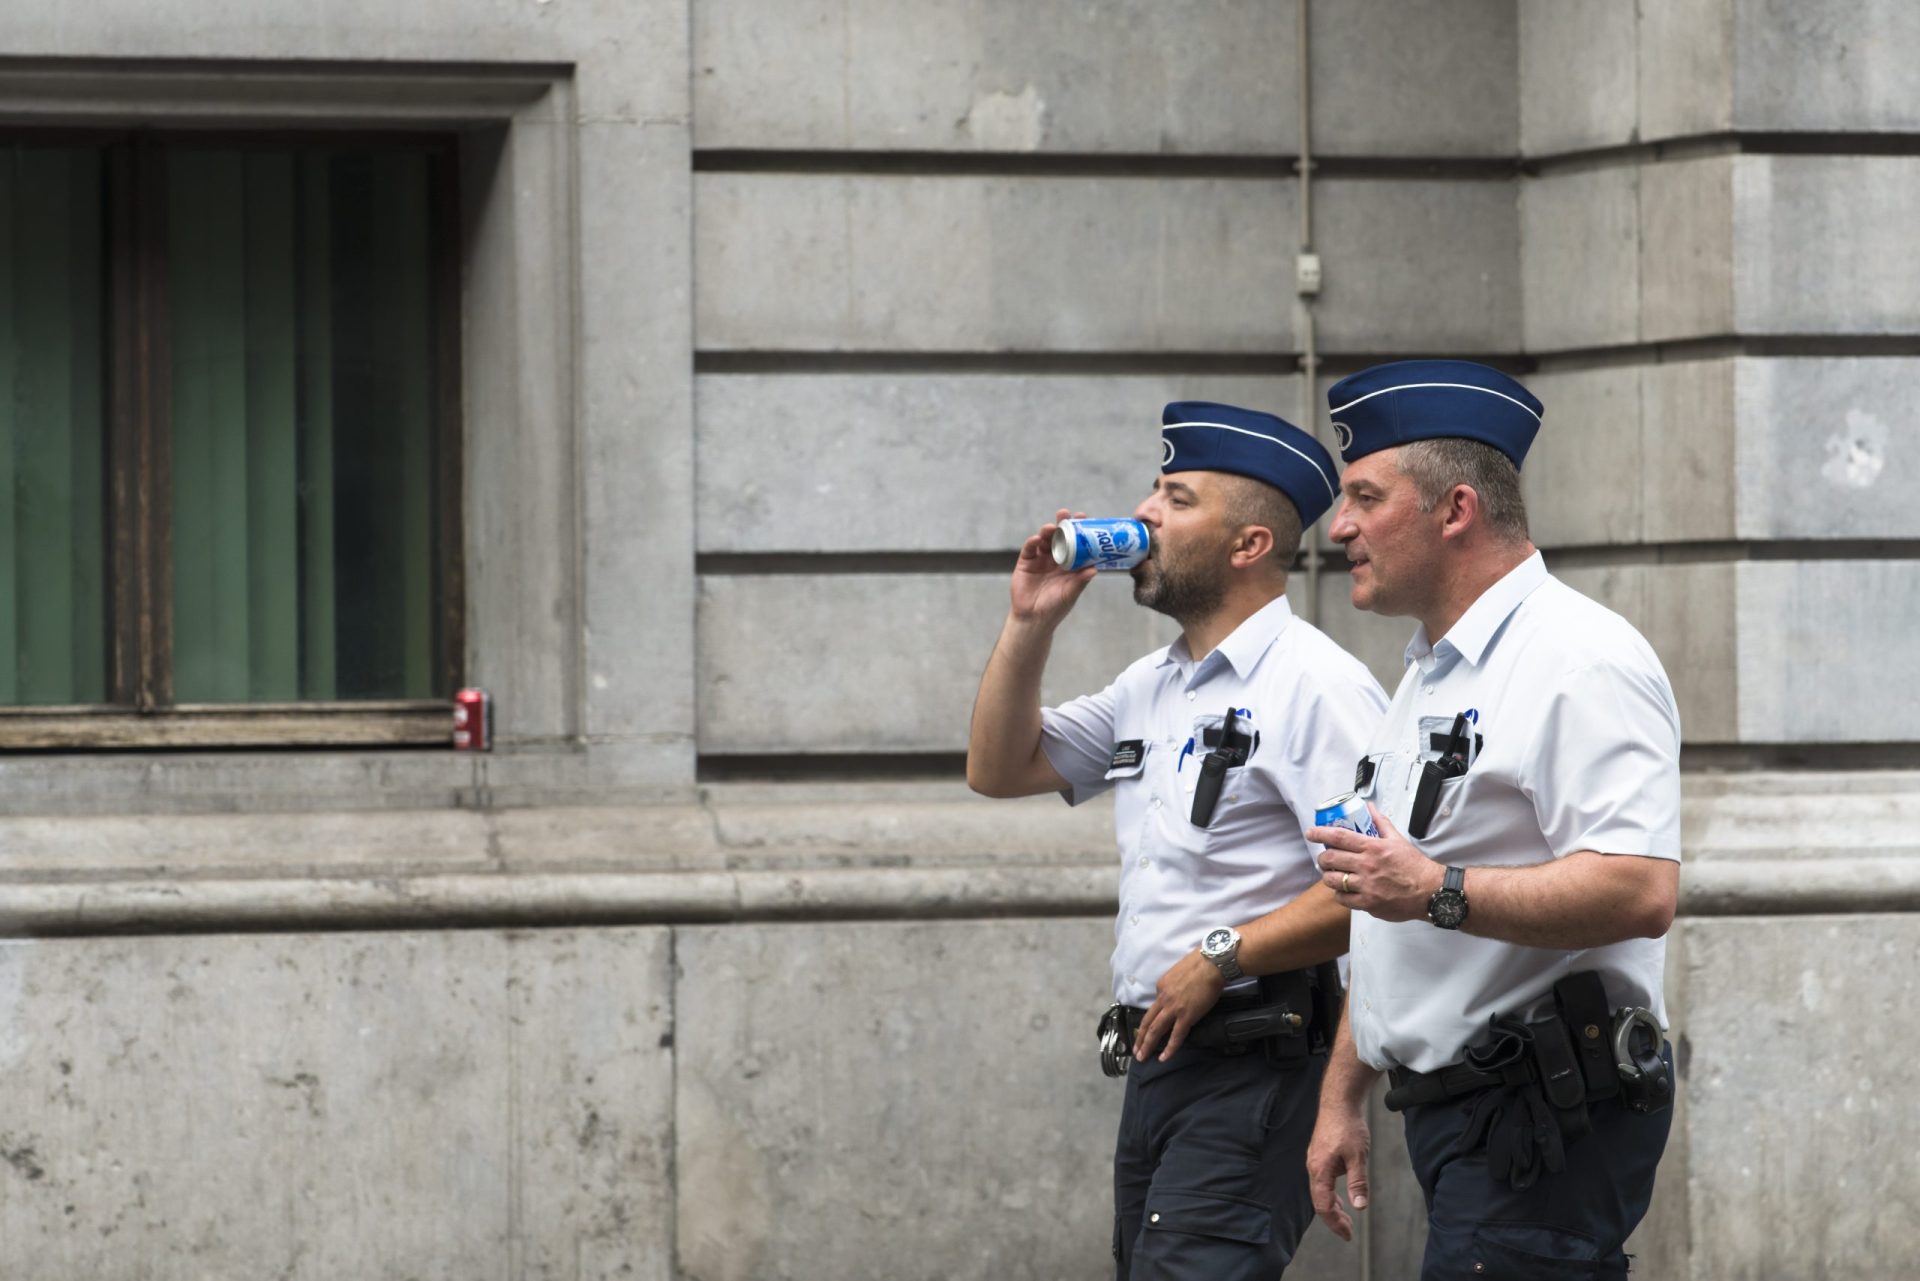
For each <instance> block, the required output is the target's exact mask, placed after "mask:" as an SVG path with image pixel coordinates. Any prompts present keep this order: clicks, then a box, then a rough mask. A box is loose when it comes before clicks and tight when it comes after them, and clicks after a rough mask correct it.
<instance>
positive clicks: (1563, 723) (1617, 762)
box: [1522, 655, 1680, 862]
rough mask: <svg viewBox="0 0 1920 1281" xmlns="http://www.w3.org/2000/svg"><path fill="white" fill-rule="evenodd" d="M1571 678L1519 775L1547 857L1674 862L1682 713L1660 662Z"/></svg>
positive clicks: (1600, 666)
mask: <svg viewBox="0 0 1920 1281" xmlns="http://www.w3.org/2000/svg"><path fill="white" fill-rule="evenodd" d="M1632 657H1637V656H1625V657H1623V658H1610V659H1607V660H1603V661H1602V662H1599V663H1596V664H1593V665H1592V666H1589V667H1585V668H1581V669H1579V670H1577V671H1574V672H1571V673H1568V674H1567V675H1566V676H1564V677H1562V678H1561V679H1560V681H1559V682H1558V684H1557V686H1556V688H1555V690H1554V692H1553V694H1552V696H1551V697H1550V698H1549V699H1548V701H1547V705H1546V708H1545V716H1544V719H1543V721H1542V723H1541V727H1540V732H1539V734H1538V736H1537V737H1536V738H1535V740H1534V744H1533V749H1532V750H1531V751H1530V752H1529V753H1528V756H1527V763H1526V765H1525V766H1524V767H1523V769H1524V771H1525V772H1524V774H1523V777H1522V783H1523V786H1524V787H1525V790H1526V792H1527V794H1528V795H1529V796H1530V797H1531V799H1532V801H1533V807H1534V812H1535V814H1536V815H1537V816H1538V818H1539V821H1540V831H1541V833H1542V834H1543V835H1544V836H1545V837H1546V840H1547V844H1548V846H1549V847H1550V848H1551V849H1552V850H1553V854H1554V857H1556V858H1563V857H1565V856H1566V855H1568V854H1573V853H1577V852H1579V851H1582V850H1592V851H1594V852H1596V853H1601V854H1636V855H1641V856H1643V857H1649V858H1665V859H1673V860H1675V861H1676V862H1677V861H1678V860H1679V858H1680V715H1679V712H1678V711H1677V710H1676V709H1675V707H1674V702H1673V689H1672V687H1671V686H1669V685H1668V684H1667V678H1666V673H1664V672H1662V671H1661V670H1660V667H1659V664H1658V661H1657V660H1655V659H1653V658H1652V656H1651V655H1647V656H1646V658H1645V661H1644V662H1636V661H1629V659H1630V658H1632Z"/></svg>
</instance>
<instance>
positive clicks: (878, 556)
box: [694, 547, 1019, 578]
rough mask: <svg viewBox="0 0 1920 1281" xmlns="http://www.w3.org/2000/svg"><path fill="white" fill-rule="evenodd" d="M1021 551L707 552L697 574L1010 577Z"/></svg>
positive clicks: (699, 560)
mask: <svg viewBox="0 0 1920 1281" xmlns="http://www.w3.org/2000/svg"><path fill="white" fill-rule="evenodd" d="M1018 551H1019V548H1017V547H1010V548H1008V549H1006V550H1005V551H953V552H706V553H702V554H701V555H699V556H697V557H696V558H695V559H694V572H695V573H698V574H701V575H705V576H710V577H714V578H733V577H746V576H753V575H779V576H787V575H792V574H1007V573H1011V572H1012V570H1013V559H1012V558H1013V557H1014V555H1015V554H1016V553H1017V552H1018Z"/></svg>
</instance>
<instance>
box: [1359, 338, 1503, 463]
mask: <svg viewBox="0 0 1920 1281" xmlns="http://www.w3.org/2000/svg"><path fill="white" fill-rule="evenodd" d="M1327 408H1328V409H1330V410H1331V411H1332V413H1333V430H1334V432H1335V433H1336V434H1337V435H1338V436H1339V438H1340V457H1342V458H1344V459H1345V460H1346V461H1348V462H1352V461H1353V460H1354V459H1356V458H1364V457H1365V456H1366V455H1368V454H1371V453H1373V452H1375V451H1376V450H1381V449H1392V448H1393V447H1394V446H1395V445H1404V444H1406V443H1407V442H1408V441H1414V440H1435V439H1438V438H1441V437H1447V436H1455V437H1460V438H1463V439H1466V440H1477V441H1479V442H1480V443H1481V444H1483V445H1492V446H1493V447H1494V448H1495V449H1497V450H1499V451H1500V452H1501V453H1503V454H1505V455H1506V456H1507V457H1508V458H1509V459H1510V460H1512V462H1513V465H1514V467H1515V468H1518V467H1519V466H1520V460H1521V459H1523V458H1525V457H1526V456H1527V447H1528V446H1529V445H1531V444H1533V437H1534V434H1535V433H1536V432H1538V431H1539V430H1540V414H1541V406H1540V402H1539V401H1538V400H1535V399H1534V397H1533V393H1532V392H1530V391H1528V390H1527V389H1526V388H1525V387H1522V386H1521V385H1520V384H1519V383H1517V382H1515V381H1514V380H1513V379H1511V378H1509V377H1507V376H1506V375H1505V374H1503V373H1501V372H1500V371H1499V370H1497V369H1489V368H1487V367H1486V366H1485V365H1476V364H1474V363H1473V362H1472V361H1470V360H1396V361H1394V362H1393V363H1392V364H1388V365H1375V366H1374V367H1373V368H1372V369H1363V370H1361V371H1360V372H1359V373H1357V374H1354V375H1352V376H1351V377H1348V378H1342V379H1341V380H1340V381H1339V382H1337V383H1335V384H1334V385H1333V386H1331V387H1329V388H1327Z"/></svg>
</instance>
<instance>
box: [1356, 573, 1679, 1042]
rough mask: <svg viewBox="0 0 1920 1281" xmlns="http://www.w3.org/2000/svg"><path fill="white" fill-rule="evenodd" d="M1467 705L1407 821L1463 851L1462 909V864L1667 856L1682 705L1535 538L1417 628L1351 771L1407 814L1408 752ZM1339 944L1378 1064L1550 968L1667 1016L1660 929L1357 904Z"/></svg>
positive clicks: (1415, 763)
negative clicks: (1585, 930)
mask: <svg viewBox="0 0 1920 1281" xmlns="http://www.w3.org/2000/svg"><path fill="white" fill-rule="evenodd" d="M1462 712H1464V713H1466V714H1467V716H1468V717H1469V718H1470V720H1471V721H1472V722H1473V724H1474V726H1475V728H1476V730H1477V733H1478V734H1479V737H1480V744H1479V746H1478V754H1477V755H1476V756H1475V757H1474V758H1473V760H1472V763H1471V765H1470V766H1469V768H1468V770H1467V772H1466V774H1465V775H1463V776H1461V777H1458V778H1453V779H1448V780H1446V781H1445V782H1443V783H1441V784H1440V792H1439V802H1438V804H1437V805H1436V806H1435V809H1434V815H1433V821H1432V826H1431V827H1430V828H1429V829H1428V831H1427V835H1426V836H1425V838H1424V839H1415V838H1413V837H1412V835H1411V833H1408V837H1409V839H1413V840H1414V843H1415V844H1416V845H1418V846H1419V847H1420V849H1421V851H1422V852H1424V853H1425V854H1426V855H1427V856H1428V857H1429V858H1432V859H1435V860H1437V861H1439V862H1441V863H1445V864H1450V865H1454V866H1459V867H1465V868H1467V869H1469V872H1468V875H1467V902H1468V907H1469V912H1471V907H1472V902H1473V875H1472V872H1471V869H1472V868H1474V867H1484V866H1505V867H1518V866H1524V865H1527V864H1535V863H1544V862H1546V861H1547V860H1549V859H1554V858H1561V857H1564V856H1565V855H1568V854H1572V853H1576V852H1578V851H1581V850H1593V851H1596V852H1599V853H1603V854H1631V855H1642V856H1647V857H1652V858H1664V859H1674V860H1676V861H1677V860H1678V859H1679V857H1680V764H1679V761H1680V716H1679V713H1678V711H1677V710H1676V709H1675V707H1674V702H1673V690H1672V688H1671V687H1670V686H1669V685H1668V684H1667V676H1666V673H1665V671H1663V670H1662V669H1661V666H1660V660H1659V659H1658V658H1656V657H1655V656H1654V653H1653V650H1652V648H1651V647H1650V646H1649V645H1648V644H1647V642H1646V641H1645V639H1643V638H1642V637H1641V635H1640V633H1639V632H1637V631H1635V630H1634V628H1633V626H1632V625H1631V624H1630V623H1628V622H1627V621H1626V620H1625V619H1624V618H1621V617H1620V616H1619V615H1618V614H1615V613H1614V612H1613V611H1611V610H1609V609H1606V608H1605V607H1603V606H1601V605H1598V604H1596V603H1595V602H1593V601H1591V600H1589V599H1588V598H1586V597H1585V596H1582V595H1581V594H1580V593H1578V592H1576V591H1574V590H1573V589H1572V588H1570V587H1568V586H1566V585H1565V584H1564V583H1562V582H1560V581H1559V580H1558V579H1556V578H1554V577H1552V576H1551V575H1549V574H1548V573H1547V569H1546V565H1545V563H1544V562H1543V561H1542V560H1541V558H1540V555H1539V553H1538V552H1536V553H1534V554H1533V555H1532V556H1531V557H1529V558H1528V559H1527V560H1525V561H1523V562H1522V563H1521V564H1520V565H1518V566H1516V567H1515V568H1514V569H1513V570H1512V571H1511V572H1510V573H1508V574H1507V575H1506V577H1504V578H1502V579H1501V580H1500V581H1499V582H1497V583H1495V584H1494V585H1493V586H1492V587H1490V588H1488V589H1487V591H1486V592H1485V593H1484V594H1483V595H1482V596H1481V597H1480V599H1479V600H1477V601H1475V602H1474V603H1473V605H1472V607H1471V608H1469V609H1468V610H1467V612H1466V613H1465V614H1463V615H1461V617H1460V620H1459V621H1458V622H1457V623H1455V624H1454V625H1453V627H1452V629H1451V630H1449V631H1448V632H1447V634H1446V636H1444V637H1443V638H1442V639H1441V640H1440V641H1439V643H1438V644H1435V645H1431V646H1429V645H1428V643H1427V640H1426V632H1425V629H1422V630H1420V631H1418V632H1416V633H1415V634H1414V638H1413V642H1412V643H1411V644H1410V645H1408V647H1407V670H1406V674H1405V676H1404V677H1403V678H1402V679H1401V681H1400V688H1399V689H1398V690H1397V691H1396V692H1395V694H1394V697H1393V706H1392V707H1391V708H1390V709H1388V712H1387V718H1386V720H1385V722H1384V723H1382V725H1381V726H1380V728H1379V729H1378V730H1377V731H1376V733H1375V735H1374V738H1373V742H1372V745H1371V749H1370V755H1372V756H1373V759H1374V760H1375V762H1376V765H1375V774H1374V778H1373V781H1372V783H1371V784H1370V785H1369V786H1368V787H1366V788H1363V789H1362V794H1363V795H1367V796H1369V798H1370V799H1371V800H1372V801H1373V803H1374V804H1375V805H1376V806H1377V807H1379V809H1380V810H1381V811H1382V812H1383V813H1385V814H1386V815H1387V816H1388V817H1389V818H1391V819H1392V820H1393V822H1394V823H1395V825H1396V826H1398V827H1399V828H1400V830H1401V831H1402V832H1407V821H1408V816H1409V813H1410V811H1411V809H1412V806H1413V797H1414V788H1415V785H1416V784H1417V782H1418V780H1419V771H1420V763H1421V760H1422V759H1423V758H1424V759H1426V760H1434V759H1437V758H1438V756H1439V755H1440V753H1439V752H1438V751H1437V750H1434V748H1433V746H1432V743H1431V740H1430V738H1429V735H1431V734H1433V733H1436V732H1437V733H1440V734H1442V735H1445V734H1446V733H1447V732H1448V731H1449V729H1450V728H1451V726H1452V724H1453V721H1454V717H1455V716H1456V715H1457V714H1459V713H1462ZM1595 906H1596V909H1597V908H1598V907H1599V906H1600V905H1598V904H1596V905H1595ZM1469 921H1471V916H1469ZM1351 947H1352V949H1353V950H1352V992H1351V996H1350V1005H1349V1009H1350V1011H1351V1014H1352V1018H1353V1036H1354V1045H1355V1048H1356V1049H1357V1050H1358V1051H1359V1055H1360V1058H1361V1059H1362V1060H1364V1061H1365V1062H1367V1063H1368V1064H1371V1065H1372V1066H1374V1067H1376V1068H1389V1067H1395V1066H1403V1067H1409V1068H1412V1069H1414V1070H1415V1071H1420V1072H1430V1071H1432V1070H1434V1069H1435V1068H1439V1067H1444V1066H1446V1065H1447V1064H1450V1063H1457V1062H1459V1061H1460V1058H1461V1054H1462V1052H1463V1051H1464V1050H1465V1049H1466V1047H1467V1046H1469V1045H1472V1044H1475V1043H1477V1042H1479V1041H1480V1040H1482V1039H1484V1036H1485V1033H1486V1030H1487V1024H1488V1020H1489V1019H1490V1018H1491V1017H1492V1016H1495V1015H1518V1016H1520V1017H1522V1018H1537V1017H1540V1016H1542V1015H1544V1014H1546V1013H1548V1012H1550V1010H1551V1003H1552V988H1553V985H1554V983H1556V982H1557V981H1559V980H1560V979H1561V978H1562V977H1564V976H1565V975H1567V974H1570V973H1573V972H1575V971H1579V970H1596V971H1598V972H1599V974H1600V977H1601V981H1602V982H1603V983H1604V984H1605V986H1606V989H1607V997H1608V1000H1609V1001H1610V1003H1611V1004H1612V1005H1613V1006H1614V1007H1615V1008H1618V1007H1620V1006H1623V1005H1637V1006H1643V1007H1645V1008H1646V1009H1649V1010H1652V1011H1653V1012H1654V1014H1655V1015H1656V1016H1657V1017H1658V1018H1659V1019H1660V1021H1661V1025H1662V1026H1663V1027H1664V1026H1665V1024H1666V1007H1665V1003H1664V1002H1663V1000H1662V998H1661V970H1662V968H1663V966H1664V965H1665V961H1666V940H1665V939H1628V940H1626V941H1625V942H1621V943H1613V944H1609V945H1607V946H1605V947H1596V948H1588V949H1585V950H1579V951H1566V950H1556V949H1546V948H1533V947H1523V946H1521V945H1519V944H1517V943H1503V942H1499V941H1497V940H1494V939H1485V938H1476V937H1474V936H1473V935H1470V934H1465V933H1460V932H1456V931H1451V930H1442V929H1439V928H1437V927H1436V926H1434V925H1432V924H1431V923H1429V922H1427V921H1425V920H1417V921H1401V922H1387V921H1381V920H1378V919H1376V918H1374V917H1372V916H1369V915H1367V914H1365V913H1362V912H1356V913H1354V917H1353V935H1352V943H1351Z"/></svg>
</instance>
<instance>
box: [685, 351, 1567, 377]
mask: <svg viewBox="0 0 1920 1281" xmlns="http://www.w3.org/2000/svg"><path fill="white" fill-rule="evenodd" d="M1441 356H1444V357H1451V358H1456V359H1465V360H1477V361H1479V362H1480V363H1482V364H1485V365H1492V366H1494V367H1495V368H1498V369H1504V370H1507V371H1508V372H1510V373H1524V372H1527V371H1528V370H1529V369H1531V367H1532V366H1531V362H1530V361H1529V360H1528V359H1527V358H1526V357H1524V356H1516V355H1513V354H1512V353H1509V352H1470V351H1445V352H1440V351H1422V352H1346V353H1342V352H1333V353H1328V352H1320V353H1318V363H1317V365H1316V369H1317V371H1318V373H1319V374H1320V376H1321V377H1323V378H1338V377H1341V376H1343V375H1345V374H1350V373H1354V372H1356V371H1358V370H1361V369H1366V368H1368V367H1370V366H1373V365H1380V364H1385V363H1387V362H1388V361H1393V360H1418V359H1423V358H1428V357H1441ZM1300 358H1301V357H1300V353H1298V352H1291V351H1288V352H1273V353H1271V354H1268V353H1259V352H1255V353H1236V352H1194V351H1094V352H1071V351H932V352H907V351H725V350H711V349H710V350H706V351H698V352H695V353H694V358H693V371H694V373H696V374H700V375H703V376H709V375H710V376H715V377H724V376H727V375H753V374H794V375H805V374H817V375H846V374H873V375H876V376H882V377H910V376H913V375H916V374H924V375H929V376H931V375H940V374H1020V375H1025V376H1029V377H1035V376H1045V375H1048V374H1060V375H1076V374H1078V375H1085V374H1110V375H1122V374H1194V375H1202V374H1212V375H1221V376H1231V375H1242V376H1250V377H1259V376H1263V375H1288V374H1294V373H1297V372H1299V368H1300Z"/></svg>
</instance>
